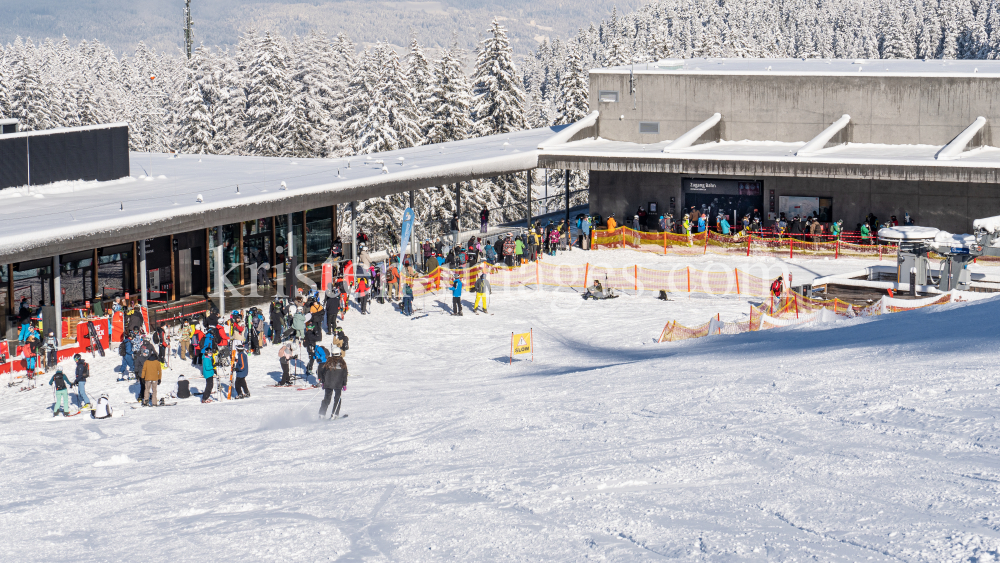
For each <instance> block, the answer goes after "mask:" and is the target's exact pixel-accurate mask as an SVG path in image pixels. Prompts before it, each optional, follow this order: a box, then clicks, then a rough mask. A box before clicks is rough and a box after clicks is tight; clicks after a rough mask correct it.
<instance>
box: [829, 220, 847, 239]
mask: <svg viewBox="0 0 1000 563" xmlns="http://www.w3.org/2000/svg"><path fill="white" fill-rule="evenodd" d="M843 230H844V220H843V219H840V220H839V221H837V222H836V223H834V224H833V225H831V226H830V234H831V235H832V236H833V239H834V240H840V233H841V232H842V231H843Z"/></svg>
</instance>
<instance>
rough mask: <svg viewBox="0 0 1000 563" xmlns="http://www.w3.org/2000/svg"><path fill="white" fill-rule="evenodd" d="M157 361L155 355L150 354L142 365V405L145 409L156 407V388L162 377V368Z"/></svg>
mask: <svg viewBox="0 0 1000 563" xmlns="http://www.w3.org/2000/svg"><path fill="white" fill-rule="evenodd" d="M157 360H158V357H157V356H156V355H155V354H150V355H149V356H148V357H147V359H146V362H145V363H144V364H142V381H143V382H145V390H144V392H143V394H142V405H143V406H145V407H155V406H156V387H157V386H158V385H159V384H160V379H161V378H162V377H163V366H162V365H161V364H160V362H158V361H157Z"/></svg>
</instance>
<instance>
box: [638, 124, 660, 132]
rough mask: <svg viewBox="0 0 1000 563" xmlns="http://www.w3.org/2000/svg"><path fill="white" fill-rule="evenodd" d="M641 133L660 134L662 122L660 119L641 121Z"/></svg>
mask: <svg viewBox="0 0 1000 563" xmlns="http://www.w3.org/2000/svg"><path fill="white" fill-rule="evenodd" d="M639 132H640V133H654V134H659V132H660V122H659V121H643V122H640V123H639Z"/></svg>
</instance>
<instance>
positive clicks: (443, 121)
mask: <svg viewBox="0 0 1000 563" xmlns="http://www.w3.org/2000/svg"><path fill="white" fill-rule="evenodd" d="M462 59H463V51H462V49H461V48H460V47H459V46H458V42H457V41H456V42H455V43H453V44H452V47H451V49H449V50H448V51H446V52H445V53H444V57H442V58H441V60H440V61H439V62H438V65H437V69H436V71H435V72H434V85H433V89H432V91H431V95H430V97H429V99H428V109H429V115H428V129H427V142H428V143H443V142H446V141H460V140H462V139H465V138H466V137H467V136H468V135H469V134H470V133H471V132H472V114H471V113H470V108H471V103H472V95H471V92H470V90H469V79H468V77H466V76H465V73H464V72H463V71H462Z"/></svg>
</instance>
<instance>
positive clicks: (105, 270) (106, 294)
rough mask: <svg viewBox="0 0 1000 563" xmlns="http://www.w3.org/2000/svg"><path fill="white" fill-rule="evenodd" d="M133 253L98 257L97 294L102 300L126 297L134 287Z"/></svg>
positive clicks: (117, 253) (118, 253)
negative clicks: (129, 289)
mask: <svg viewBox="0 0 1000 563" xmlns="http://www.w3.org/2000/svg"><path fill="white" fill-rule="evenodd" d="M131 281H132V253H131V252H116V253H113V254H101V255H99V256H98V257H97V294H98V295H100V296H101V298H102V299H114V298H115V297H119V296H121V297H125V293H126V292H127V291H128V288H130V287H132V283H131Z"/></svg>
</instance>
